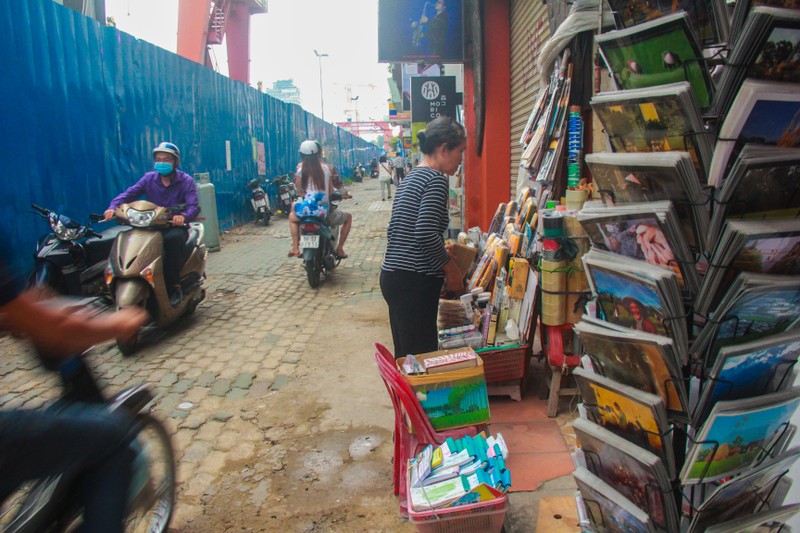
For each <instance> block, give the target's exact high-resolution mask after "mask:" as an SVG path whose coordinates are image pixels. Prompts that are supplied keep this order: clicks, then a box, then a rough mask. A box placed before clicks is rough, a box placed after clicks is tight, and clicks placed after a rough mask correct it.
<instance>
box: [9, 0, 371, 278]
mask: <svg viewBox="0 0 800 533" xmlns="http://www.w3.org/2000/svg"><path fill="white" fill-rule="evenodd" d="M0 23H1V24H3V27H4V28H5V29H6V30H5V43H4V46H2V47H0V65H3V83H2V84H0V117H2V120H0V137H2V139H3V142H2V143H0V172H2V176H3V178H2V179H3V184H4V185H5V187H4V191H6V194H4V195H2V197H0V224H2V229H1V230H0V231H1V234H2V236H3V238H7V239H8V240H9V241H10V242H9V249H10V251H11V252H12V255H13V256H14V258H15V263H16V264H17V266H19V267H24V266H26V265H27V264H29V263H30V258H31V256H30V254H31V252H32V251H33V246H34V243H35V240H36V238H37V237H38V236H39V235H41V234H42V233H44V232H45V231H47V226H46V224H45V223H44V222H42V221H39V220H38V218H36V217H34V215H30V214H28V210H29V205H30V204H31V203H32V202H33V203H37V204H40V205H43V206H45V207H47V208H50V209H53V210H55V211H57V212H63V213H64V214H66V215H69V216H72V217H74V218H76V219H78V220H82V221H85V220H86V219H87V217H88V214H89V213H90V212H91V213H96V212H102V211H103V210H104V209H105V207H106V206H107V205H108V202H109V201H110V199H111V198H113V197H114V196H115V195H116V194H118V193H119V192H121V191H122V190H124V189H125V188H126V187H128V186H130V185H131V184H133V183H134V182H135V181H136V180H137V179H138V178H139V177H140V176H141V175H142V174H143V173H144V172H145V171H147V170H149V169H150V168H152V154H151V150H152V148H153V147H154V146H155V145H156V144H157V143H158V142H160V141H163V140H171V141H172V142H174V143H176V144H177V145H178V146H179V147H180V148H181V151H182V156H183V158H182V161H181V168H182V169H183V170H184V171H185V172H188V173H190V174H193V173H196V172H208V173H209V174H210V176H211V181H212V183H213V184H214V187H215V191H216V193H217V209H218V216H219V219H220V225H221V227H223V228H226V227H230V226H232V225H233V224H236V223H240V222H243V221H245V220H249V217H250V214H249V209H250V206H249V202H248V197H247V194H246V192H245V191H244V188H243V187H244V184H245V183H246V182H247V181H248V180H250V179H252V177H254V176H256V174H257V165H256V160H255V157H254V144H253V143H254V141H255V142H264V146H265V152H266V154H265V155H266V164H267V176H268V177H272V176H275V175H278V174H283V173H286V172H292V171H293V170H294V168H295V165H296V164H297V161H298V156H297V147H298V146H299V144H300V142H302V141H303V140H304V139H307V138H309V137H311V136H312V135H311V134H312V133H313V134H316V135H317V138H319V139H320V140H321V141H322V142H323V145H325V150H326V152H327V153H329V154H330V155H331V157H333V159H331V162H333V163H334V164H337V165H341V166H342V171H343V172H342V173H343V174H344V175H349V170H348V167H351V166H352V165H350V164H349V160H350V158H351V157H352V156H351V155H349V154H348V153H347V152H348V151H349V150H352V149H353V148H354V147H357V149H358V150H359V151H362V152H366V153H369V154H370V155H369V157H372V156H373V155H377V154H378V152H379V150H378V148H377V147H375V146H374V145H372V144H370V143H367V142H366V141H364V140H363V139H358V138H356V139H351V137H353V136H352V135H350V134H349V133H347V132H340V131H338V128H337V127H336V126H334V125H332V124H326V123H324V122H322V120H320V119H319V118H317V117H314V116H313V115H310V114H309V113H307V112H306V111H304V110H303V109H302V108H300V107H299V106H297V105H293V104H286V103H284V102H281V101H278V100H276V99H274V98H272V97H270V96H267V95H264V94H262V93H260V92H258V91H257V90H255V89H253V88H251V87H248V86H246V85H244V84H242V83H239V82H235V81H231V80H230V79H228V78H226V77H224V76H221V75H219V74H216V73H214V72H212V71H210V70H208V69H206V68H205V67H203V66H201V65H198V64H196V63H193V62H191V61H188V60H186V59H184V58H182V57H179V56H177V55H175V54H172V53H170V52H168V51H166V50H163V49H161V48H158V47H156V46H153V45H151V44H149V43H146V42H144V41H139V40H137V39H135V38H133V37H132V36H130V35H128V34H125V33H122V32H119V31H117V30H116V29H114V28H108V27H105V26H101V25H99V24H98V23H97V22H95V21H94V20H92V19H90V18H88V17H84V16H82V15H80V14H79V13H77V12H75V11H72V10H70V9H66V8H64V7H62V6H60V5H58V4H56V3H55V2H52V1H51V0H26V1H23V2H20V1H18V0H0ZM226 141H229V142H230V162H231V170H227V165H226V164H227V155H226Z"/></svg>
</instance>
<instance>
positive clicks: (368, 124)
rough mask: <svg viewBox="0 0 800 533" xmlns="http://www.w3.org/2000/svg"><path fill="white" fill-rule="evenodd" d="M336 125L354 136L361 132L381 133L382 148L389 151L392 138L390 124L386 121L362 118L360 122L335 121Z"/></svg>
mask: <svg viewBox="0 0 800 533" xmlns="http://www.w3.org/2000/svg"><path fill="white" fill-rule="evenodd" d="M336 125H337V126H339V127H340V128H342V129H343V130H347V131H349V132H350V133H352V134H353V135H355V136H356V137H359V136H360V135H361V134H362V133H372V134H383V149H384V150H386V151H387V152H388V151H389V141H390V140H391V139H392V125H391V124H389V123H388V122H380V121H375V120H362V121H360V122H352V121H351V122H337V123H336Z"/></svg>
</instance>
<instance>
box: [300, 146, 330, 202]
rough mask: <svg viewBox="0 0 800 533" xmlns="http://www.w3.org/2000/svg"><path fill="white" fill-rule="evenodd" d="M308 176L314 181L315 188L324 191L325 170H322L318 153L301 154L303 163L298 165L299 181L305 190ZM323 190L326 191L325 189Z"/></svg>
mask: <svg viewBox="0 0 800 533" xmlns="http://www.w3.org/2000/svg"><path fill="white" fill-rule="evenodd" d="M309 178H310V179H311V180H312V181H313V182H314V188H315V189H316V190H318V191H325V171H324V170H322V161H321V160H320V158H319V153H316V154H312V155H304V156H303V163H302V165H301V166H300V180H301V181H300V183H301V185H302V186H303V189H304V190H306V191H307V190H308V180H309ZM325 192H326V193H327V191H325Z"/></svg>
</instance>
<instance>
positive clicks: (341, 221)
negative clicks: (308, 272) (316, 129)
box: [289, 140, 353, 259]
mask: <svg viewBox="0 0 800 533" xmlns="http://www.w3.org/2000/svg"><path fill="white" fill-rule="evenodd" d="M300 156H301V157H302V161H301V162H300V164H298V165H297V170H296V171H295V174H294V185H295V188H296V189H297V195H298V197H299V198H303V197H305V195H306V193H308V192H315V191H319V192H324V193H325V196H324V198H323V200H322V201H323V203H325V204H329V203H330V200H329V198H330V195H331V193H332V192H333V190H334V189H341V188H343V187H344V185H343V184H342V180H341V178H340V177H339V173H338V172H336V169H335V168H334V167H333V165H330V164H328V163H323V162H322V145H321V144H320V143H319V142H318V141H312V140H307V141H303V142H302V143H300ZM342 198H352V197H351V196H350V195H349V194H348V193H347V192H343V193H342ZM328 223H329V224H330V225H331V226H342V229H341V231H340V232H339V243H338V246H337V248H336V256H337V257H339V258H340V259H345V258H346V257H347V254H346V253H345V252H344V243H345V241H346V240H347V235H348V234H349V233H350V226H352V225H353V215H351V214H350V213H345V212H344V211H342V210H341V209H338V208H334V207H333V206H331V209H329V210H328ZM289 229H290V230H291V233H292V249H291V250H289V257H300V256H301V255H302V254H301V253H300V219H299V218H297V215H296V214H295V212H294V209H292V210H291V211H290V212H289Z"/></svg>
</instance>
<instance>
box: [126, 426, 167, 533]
mask: <svg viewBox="0 0 800 533" xmlns="http://www.w3.org/2000/svg"><path fill="white" fill-rule="evenodd" d="M136 419H137V421H138V422H139V423H140V424H141V430H140V431H139V435H138V436H137V437H136V441H135V443H134V444H133V445H132V446H133V447H134V449H135V450H136V452H137V457H136V459H135V460H134V474H133V481H132V486H131V489H132V490H133V491H134V492H133V493H132V494H131V502H130V509H129V511H128V517H127V520H126V522H125V532H126V533H140V532H142V533H144V532H148V533H150V532H153V533H163V532H165V531H166V530H167V526H169V522H170V520H171V519H172V514H173V510H174V509H175V479H176V475H175V454H174V452H173V449H172V441H171V440H170V437H169V433H167V430H166V429H165V428H164V425H163V424H162V423H161V422H160V421H159V420H158V419H157V418H154V417H152V416H151V415H149V414H141V415H139V416H137V417H136Z"/></svg>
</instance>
